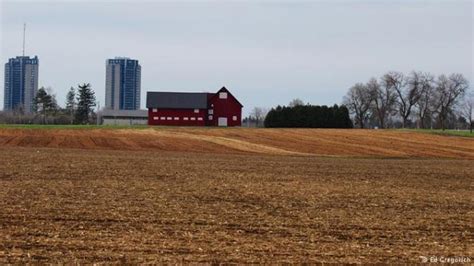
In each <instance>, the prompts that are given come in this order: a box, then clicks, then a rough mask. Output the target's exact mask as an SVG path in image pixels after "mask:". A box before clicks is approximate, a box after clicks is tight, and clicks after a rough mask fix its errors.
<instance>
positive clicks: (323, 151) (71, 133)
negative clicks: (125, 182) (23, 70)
mask: <svg viewBox="0 0 474 266" xmlns="http://www.w3.org/2000/svg"><path fill="white" fill-rule="evenodd" d="M0 146H8V147H48V148H63V149H64V148H79V149H114V150H148V151H174V152H181V151H183V152H209V153H234V154H248V153H255V154H268V155H327V156H351V157H374V156H376V157H380V156H383V157H399V158H401V157H419V158H427V157H430V158H461V159H474V138H461V137H446V136H439V135H433V134H424V133H419V132H409V131H395V130H394V131H389V130H349V129H345V130H344V129H343V130H340V129H247V128H225V129H219V128H213V129H209V128H158V129H140V130H133V129H92V130H90V129H88V130H80V129H75V130H71V129H61V130H47V129H14V128H3V129H2V128H0Z"/></svg>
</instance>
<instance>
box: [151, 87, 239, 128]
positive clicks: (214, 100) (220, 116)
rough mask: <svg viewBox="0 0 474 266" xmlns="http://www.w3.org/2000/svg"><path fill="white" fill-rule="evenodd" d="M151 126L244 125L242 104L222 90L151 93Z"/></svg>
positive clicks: (224, 89)
mask: <svg viewBox="0 0 474 266" xmlns="http://www.w3.org/2000/svg"><path fill="white" fill-rule="evenodd" d="M146 102H147V104H146V107H147V108H148V124H149V125H163V126H224V127H227V126H231V127H232V126H241V125H242V107H243V106H242V104H241V103H240V102H239V101H238V100H237V99H236V98H235V97H234V96H233V95H232V94H231V93H230V91H229V90H227V89H226V88H225V87H222V88H221V89H220V90H219V91H217V92H216V93H186V92H148V93H147V99H146Z"/></svg>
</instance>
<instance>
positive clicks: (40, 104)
mask: <svg viewBox="0 0 474 266" xmlns="http://www.w3.org/2000/svg"><path fill="white" fill-rule="evenodd" d="M33 109H34V111H35V112H36V113H38V114H41V115H42V116H43V123H45V122H46V118H47V116H49V115H54V114H55V113H56V111H57V109H58V106H57V103H56V97H55V96H54V95H52V94H50V93H48V91H47V90H46V89H45V88H43V87H41V88H40V89H38V91H37V92H36V96H35V98H34V100H33Z"/></svg>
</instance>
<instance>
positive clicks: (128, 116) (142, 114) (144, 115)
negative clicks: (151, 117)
mask: <svg viewBox="0 0 474 266" xmlns="http://www.w3.org/2000/svg"><path fill="white" fill-rule="evenodd" d="M98 115H99V117H100V118H99V119H100V120H101V124H102V125H120V126H133V125H146V124H147V123H148V112H147V110H110V109H105V110H103V111H101V112H99V113H98Z"/></svg>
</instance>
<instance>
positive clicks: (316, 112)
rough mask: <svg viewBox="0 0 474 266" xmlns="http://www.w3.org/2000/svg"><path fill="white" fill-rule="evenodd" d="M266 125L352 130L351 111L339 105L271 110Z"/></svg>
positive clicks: (302, 106) (303, 106)
mask: <svg viewBox="0 0 474 266" xmlns="http://www.w3.org/2000/svg"><path fill="white" fill-rule="evenodd" d="M264 124H265V127H297V128H352V121H351V119H350V117H349V110H348V109H347V108H346V107H345V106H341V107H339V106H338V105H334V106H332V107H328V106H326V105H323V106H317V105H309V104H308V105H296V106H292V107H291V106H290V107H287V106H283V107H281V106H278V107H276V108H273V109H271V110H270V112H269V113H268V114H267V116H266V118H265V123H264Z"/></svg>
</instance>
